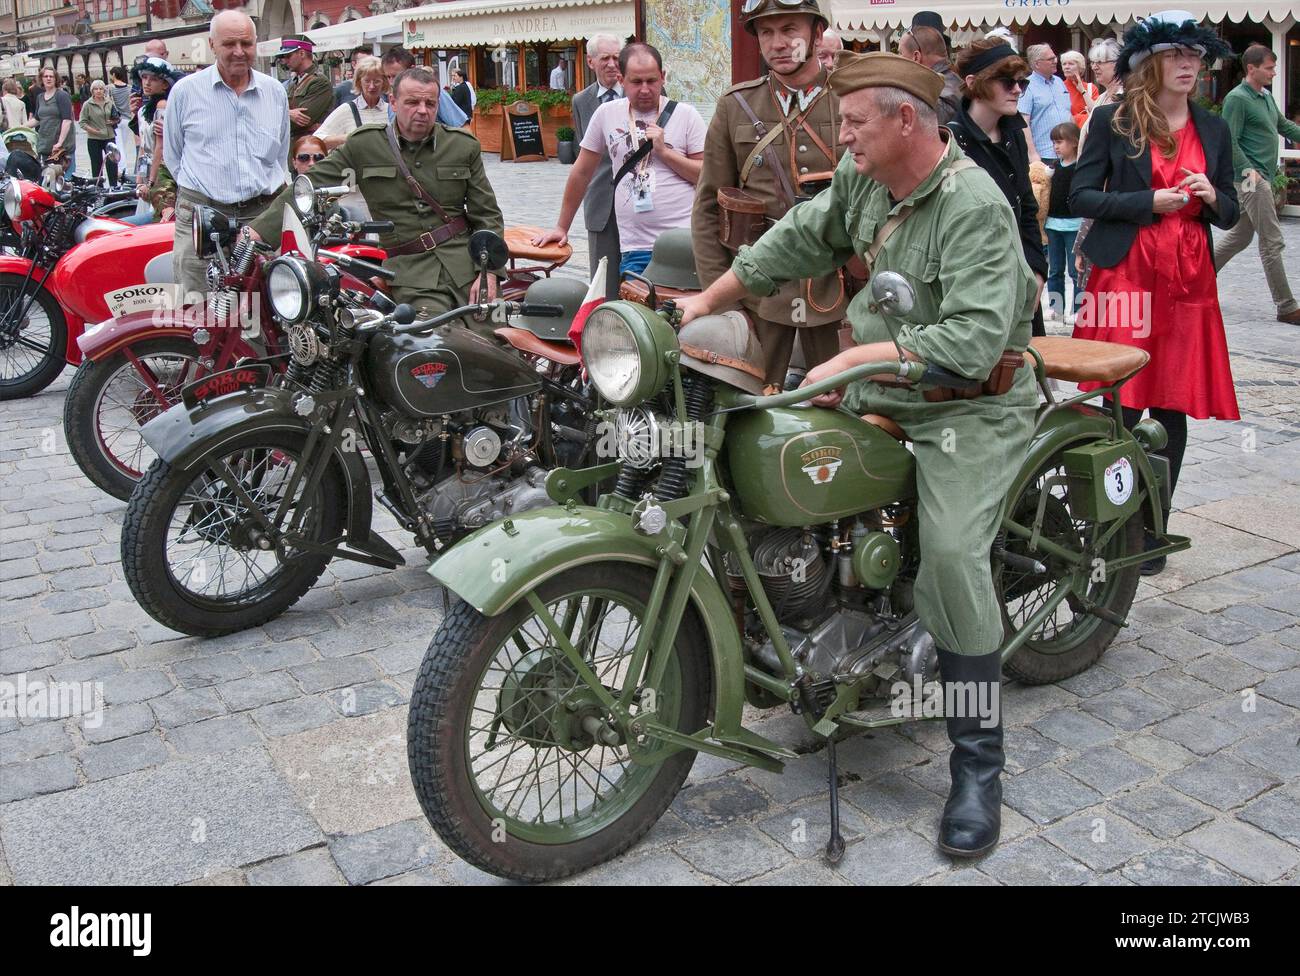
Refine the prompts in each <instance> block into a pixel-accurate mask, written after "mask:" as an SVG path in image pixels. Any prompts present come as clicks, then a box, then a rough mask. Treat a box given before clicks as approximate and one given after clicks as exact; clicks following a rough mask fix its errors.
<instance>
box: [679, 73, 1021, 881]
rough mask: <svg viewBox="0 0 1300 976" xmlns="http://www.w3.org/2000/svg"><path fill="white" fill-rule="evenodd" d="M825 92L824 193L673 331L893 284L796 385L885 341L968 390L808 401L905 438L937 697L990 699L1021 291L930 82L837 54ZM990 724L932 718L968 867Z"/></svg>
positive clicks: (989, 770) (995, 764) (876, 386)
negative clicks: (837, 283)
mask: <svg viewBox="0 0 1300 976" xmlns="http://www.w3.org/2000/svg"><path fill="white" fill-rule="evenodd" d="M829 84H830V86H831V89H832V90H833V91H834V92H835V93H836V94H837V95H839V96H840V104H839V109H840V116H841V126H840V138H841V141H842V142H843V143H844V145H845V146H846V147H847V149H848V153H847V154H846V155H845V156H844V158H843V159H841V160H840V163H839V166H838V167H837V168H836V170H835V176H834V178H833V179H832V181H831V186H830V188H829V189H828V190H824V191H823V192H822V193H820V194H818V195H817V196H816V197H814V198H813V199H812V200H810V201H808V202H806V203H800V204H799V205H797V206H796V207H794V208H793V209H791V210H790V211H789V212H788V213H787V214H786V215H785V216H784V217H782V218H781V220H780V221H779V222H777V224H776V226H774V227H772V228H771V229H770V230H768V231H767V232H766V233H765V234H764V235H763V237H762V239H761V240H759V242H758V243H757V244H755V245H753V246H752V247H742V248H741V249H740V252H739V254H738V255H737V257H736V260H735V261H734V262H733V264H732V266H731V270H730V271H728V272H727V273H726V274H723V275H722V276H721V277H720V278H718V280H717V281H716V282H714V284H713V285H712V286H710V287H709V288H708V289H707V290H706V291H705V292H704V293H703V294H701V295H700V296H698V297H692V298H686V299H683V300H682V301H681V302H680V303H679V307H680V308H681V309H682V312H683V321H684V322H686V323H689V322H691V321H693V320H694V319H695V318H696V317H697V316H699V315H701V314H704V313H707V312H710V311H713V310H715V309H718V308H725V307H727V306H728V305H730V304H732V303H734V302H735V301H736V300H737V299H739V298H740V297H741V296H743V295H744V294H745V293H746V292H749V293H751V294H755V295H770V294H772V293H773V292H775V291H776V290H777V289H778V288H779V287H781V286H782V284H784V283H785V282H787V281H790V280H792V279H796V278H801V277H815V276H817V275H822V274H825V273H826V272H827V271H828V270H830V269H832V268H837V267H840V266H842V265H843V264H844V262H845V261H846V260H848V259H849V258H850V257H851V256H853V255H855V254H856V255H857V256H858V257H859V258H861V259H862V260H863V262H864V263H865V264H866V265H867V266H868V269H869V270H871V271H873V272H879V271H883V270H889V271H895V272H898V273H900V274H902V275H903V276H905V277H906V278H907V279H908V281H909V282H910V283H911V286H912V289H913V290H914V292H915V301H914V304H913V306H912V309H911V310H910V311H909V312H907V313H906V314H904V315H900V316H898V317H896V319H895V323H887V322H886V320H885V319H884V316H883V313H882V312H881V311H880V309H879V308H878V306H877V305H876V304H875V303H874V302H873V301H872V298H871V293H870V290H869V289H865V290H863V291H861V292H859V293H858V294H857V295H856V296H855V297H854V299H853V301H852V303H851V304H850V306H849V310H848V318H849V321H850V322H851V323H852V325H853V336H854V339H856V340H857V342H858V343H859V345H857V346H854V347H852V348H850V349H847V350H845V351H844V352H842V353H839V354H838V355H836V356H835V357H834V358H832V359H831V360H829V361H828V362H825V363H823V364H822V365H820V366H818V367H816V368H815V369H813V370H812V371H811V372H809V374H808V378H807V382H810V383H811V382H817V381H818V380H821V379H824V378H826V377H829V376H832V375H834V374H836V373H840V372H842V371H844V370H846V369H850V368H852V367H853V366H856V365H859V364H861V363H868V362H876V361H880V360H887V359H891V358H893V357H894V356H895V355H897V354H898V353H897V352H896V350H895V346H894V343H893V341H891V338H890V336H891V331H896V333H897V336H898V347H899V348H900V349H901V354H902V355H903V356H905V357H906V358H909V359H913V360H920V361H924V362H926V363H929V364H931V365H935V366H939V367H942V368H943V369H946V370H948V371H949V372H951V373H955V374H957V375H959V376H963V377H966V378H967V379H970V380H973V381H976V382H977V383H979V384H981V385H978V386H973V387H972V388H971V390H970V391H969V395H966V394H965V393H964V392H963V391H957V390H952V389H946V388H934V389H929V390H924V391H923V390H918V389H915V388H913V387H910V386H887V385H885V384H883V383H879V382H875V381H871V380H863V381H860V382H855V383H853V384H851V385H849V386H848V387H847V388H846V389H845V390H843V391H838V392H834V393H830V394H826V395H823V396H821V397H818V398H816V399H815V400H814V403H816V404H818V405H820V406H836V405H838V404H839V403H840V402H841V400H842V401H843V402H844V404H846V405H847V406H848V407H849V408H850V409H852V410H853V411H854V412H855V413H859V414H881V415H884V416H887V417H890V418H892V419H893V421H894V422H895V423H896V424H897V425H898V426H899V427H901V428H902V430H903V431H904V432H905V433H906V435H907V436H908V437H909V438H910V439H911V440H912V442H913V446H914V449H915V454H916V481H917V504H916V512H917V522H918V528H919V537H920V552H921V564H920V570H919V572H918V575H917V579H916V586H915V594H914V597H915V606H916V612H917V615H918V616H919V617H920V619H921V622H922V623H923V624H924V625H925V627H926V629H927V630H928V631H929V632H930V634H931V635H932V636H933V637H934V639H935V643H936V645H937V647H938V649H939V651H938V654H939V667H940V671H941V674H942V676H943V680H944V682H945V685H952V686H954V687H952V688H947V687H946V688H945V701H947V700H952V699H951V698H950V696H951V695H954V694H955V693H956V692H957V691H965V690H970V689H972V688H973V689H979V690H981V693H982V694H983V696H984V697H983V701H984V702H985V703H989V702H996V701H998V699H997V697H996V695H997V694H998V692H999V688H1000V685H999V679H1000V674H1001V661H1000V656H999V654H998V648H999V647H1000V645H1001V644H1002V640H1003V621H1002V607H1001V605H1000V603H999V601H998V598H997V595H996V591H995V589H994V587H993V577H992V571H991V559H990V552H991V549H992V545H993V540H994V536H995V535H996V533H997V530H998V527H999V525H1000V521H1001V505H1002V501H1003V499H1004V497H1005V496H1006V493H1007V491H1008V490H1009V489H1010V486H1011V481H1012V479H1013V478H1014V477H1015V476H1016V473H1017V471H1018V470H1019V468H1020V466H1021V464H1022V463H1023V460H1024V457H1025V452H1026V448H1027V446H1028V443H1029V435H1030V432H1031V430H1032V427H1033V418H1034V408H1035V405H1036V402H1037V397H1036V395H1035V392H1034V382H1033V374H1032V371H1030V370H1028V369H1025V368H1023V366H1024V359H1023V350H1024V349H1025V346H1026V345H1027V344H1028V342H1029V327H1030V322H1031V320H1032V318H1033V308H1034V304H1035V301H1034V298H1035V293H1036V289H1035V281H1034V278H1033V275H1032V273H1031V272H1030V270H1029V266H1028V265H1027V264H1026V263H1025V258H1024V254H1023V251H1022V250H1021V248H1020V245H1019V234H1018V231H1017V229H1016V226H1015V222H1014V220H1013V218H1012V215H1011V208H1010V207H1009V206H1008V205H1007V201H1006V198H1005V197H1004V196H1003V195H1002V191H1001V190H999V189H998V187H997V184H995V183H994V182H993V180H992V178H991V177H990V176H989V175H988V174H987V173H986V172H984V170H982V169H980V168H979V167H978V166H976V165H975V164H974V163H973V162H972V161H971V160H969V159H967V158H966V157H965V155H964V154H963V153H962V151H961V149H960V147H959V146H958V145H957V143H956V141H955V140H953V139H951V138H949V134H948V132H947V130H946V129H941V128H940V127H939V124H938V119H937V117H936V115H935V105H936V103H937V102H938V100H939V95H940V92H941V90H942V88H943V79H942V78H941V77H940V76H939V75H937V74H936V73H935V72H933V71H931V70H930V69H929V68H926V67H924V66H922V65H919V64H917V63H916V62H914V61H910V60H908V59H906V58H902V57H899V56H898V55H895V54H884V53H874V54H865V55H849V54H844V53H841V54H840V55H839V57H838V59H837V60H836V68H835V70H834V71H832V72H831V75H830V79H829ZM873 265H874V267H873ZM891 326H892V328H891ZM684 331H685V330H684V329H683V332H684ZM972 682H973V683H974V684H973V685H972V684H971V683H972ZM954 711H956V709H955V710H954ZM992 712H993V713H992V714H977V715H972V714H970V712H969V711H964V712H963V714H954V715H949V716H947V717H946V718H947V723H948V736H949V738H950V739H951V740H952V743H953V751H952V754H951V758H950V762H949V767H950V770H951V773H952V789H951V791H950V793H949V796H948V803H947V805H946V806H945V807H944V814H943V819H942V821H941V824H940V828H939V846H940V847H941V849H943V850H944V851H947V852H948V853H950V854H954V855H958V856H974V855H976V854H982V853H984V852H985V851H987V850H989V849H991V848H992V847H993V846H994V844H996V843H997V839H998V833H999V829H1000V813H999V811H1000V807H1001V797H1002V788H1001V783H1000V780H999V775H1000V772H1001V769H1002V764H1003V760H1004V756H1003V747H1002V724H1001V714H1000V711H999V710H998V708H997V707H996V706H995V707H994V708H993V709H992Z"/></svg>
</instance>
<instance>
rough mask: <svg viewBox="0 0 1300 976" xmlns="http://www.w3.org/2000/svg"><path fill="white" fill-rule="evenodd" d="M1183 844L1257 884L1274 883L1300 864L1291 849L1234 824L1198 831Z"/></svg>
mask: <svg viewBox="0 0 1300 976" xmlns="http://www.w3.org/2000/svg"><path fill="white" fill-rule="evenodd" d="M1182 843H1184V844H1186V845H1187V846H1188V847H1190V848H1192V849H1193V850H1195V851H1199V852H1200V853H1202V854H1204V855H1206V856H1207V857H1212V858H1214V859H1215V860H1216V861H1218V862H1219V863H1220V864H1222V865H1223V866H1224V867H1226V868H1228V869H1229V870H1230V871H1233V872H1235V873H1237V874H1239V875H1241V876H1242V877H1245V878H1249V879H1250V880H1251V881H1254V882H1256V883H1258V884H1269V883H1270V882H1273V881H1276V880H1278V879H1279V878H1280V877H1282V875H1284V874H1286V873H1287V872H1288V871H1290V870H1291V869H1292V868H1294V867H1295V866H1296V865H1297V864H1300V851H1297V850H1296V848H1295V847H1294V846H1293V845H1290V844H1285V843H1283V842H1282V841H1280V840H1278V839H1277V838H1276V837H1272V836H1270V835H1269V834H1266V833H1264V831H1262V830H1258V829H1256V828H1255V827H1252V826H1250V825H1249V824H1244V823H1239V822H1237V821H1234V820H1219V821H1215V822H1214V823H1210V824H1206V825H1205V826H1204V827H1198V828H1197V829H1196V830H1193V831H1192V832H1191V833H1190V834H1188V835H1187V836H1186V837H1184V838H1183V839H1182Z"/></svg>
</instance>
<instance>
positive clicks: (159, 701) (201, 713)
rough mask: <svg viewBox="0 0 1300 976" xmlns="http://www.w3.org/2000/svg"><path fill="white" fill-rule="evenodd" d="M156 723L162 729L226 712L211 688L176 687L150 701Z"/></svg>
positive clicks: (172, 727)
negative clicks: (167, 693)
mask: <svg viewBox="0 0 1300 976" xmlns="http://www.w3.org/2000/svg"><path fill="white" fill-rule="evenodd" d="M150 704H151V705H152V707H153V711H154V714H155V715H156V716H157V717H158V724H159V725H161V726H162V727H163V728H164V729H174V728H176V727H177V726H181V725H189V724H190V723H191V722H202V721H204V720H205V719H210V718H216V717H217V716H218V715H224V714H226V706H225V705H224V704H222V702H221V699H220V698H218V697H217V693H216V691H214V690H213V689H212V688H177V689H176V690H175V691H173V692H172V693H171V694H169V695H164V696H163V697H161V698H155V699H154V700H153V701H152V702H151V703H150Z"/></svg>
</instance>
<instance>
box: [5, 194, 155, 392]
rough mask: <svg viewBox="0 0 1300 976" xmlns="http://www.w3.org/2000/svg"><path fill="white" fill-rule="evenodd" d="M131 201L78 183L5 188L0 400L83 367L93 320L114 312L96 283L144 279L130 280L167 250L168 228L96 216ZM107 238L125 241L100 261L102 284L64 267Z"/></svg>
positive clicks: (82, 269) (37, 389)
mask: <svg viewBox="0 0 1300 976" xmlns="http://www.w3.org/2000/svg"><path fill="white" fill-rule="evenodd" d="M134 195H135V191H134V190H132V189H129V188H123V189H118V190H111V189H110V190H106V189H105V188H104V186H103V185H102V184H100V183H94V182H88V181H81V180H75V179H74V180H73V181H71V182H70V183H68V184H66V188H58V187H56V188H54V189H46V188H45V187H42V186H40V185H38V184H36V183H30V182H28V181H27V180H19V179H10V180H9V181H8V183H7V184H6V185H5V188H4V212H5V217H6V219H7V220H8V222H9V225H10V228H11V230H10V234H9V240H8V241H7V242H6V243H9V244H11V247H10V248H9V250H10V251H11V252H12V253H3V254H0V400H12V399H17V398H19V397H27V396H31V395H33V394H35V393H39V392H40V391H41V390H43V389H45V388H46V387H47V386H49V385H50V384H51V383H52V382H54V380H55V378H56V377H57V376H58V375H59V373H60V372H61V371H62V370H63V367H64V365H65V363H73V364H74V365H75V364H76V363H79V362H80V361H81V350H80V349H79V348H78V347H77V344H76V340H77V337H78V336H79V335H80V334H81V331H82V329H84V328H85V325H86V323H87V322H88V321H99V320H100V319H102V318H106V317H107V316H108V314H109V310H108V307H107V305H106V304H105V303H104V300H103V292H104V290H105V289H103V288H98V285H99V284H101V283H103V282H104V279H105V278H108V277H111V278H112V280H113V282H115V283H117V284H118V285H120V284H121V283H123V282H124V281H131V280H136V281H139V280H142V278H140V277H137V278H134V279H132V277H131V276H132V275H136V274H139V275H143V269H144V265H145V264H147V263H148V261H149V259H150V258H152V257H153V256H154V255H156V254H157V253H159V252H160V251H161V250H163V249H167V250H170V248H171V237H172V228H171V227H170V226H165V227H159V226H157V225H155V226H154V227H142V228H134V227H132V225H130V224H127V223H123V222H122V221H120V220H113V219H111V218H107V217H102V216H98V215H97V214H96V211H97V210H100V209H101V208H103V207H105V205H111V204H112V203H114V202H116V201H121V200H127V199H130V198H133V197H134ZM127 234H130V235H131V236H130V237H126V236H124V235H127ZM109 235H113V236H115V237H116V236H117V235H123V236H122V237H120V238H119V239H118V240H116V241H115V242H114V244H113V245H112V247H111V250H112V252H113V259H112V260H111V261H106V262H99V263H98V265H97V267H98V268H99V275H98V277H97V278H87V276H86V275H85V274H84V272H85V265H84V264H79V265H77V267H78V269H79V272H71V271H69V270H68V269H66V268H65V267H64V266H65V265H66V264H68V263H69V259H70V258H71V257H73V255H75V254H76V253H77V252H78V250H79V249H80V248H83V247H85V246H86V245H87V244H89V243H91V242H94V241H96V240H97V239H101V238H103V237H105V236H109ZM164 238H165V244H164V243H163V239H164ZM61 272H62V273H61ZM96 289H98V290H96Z"/></svg>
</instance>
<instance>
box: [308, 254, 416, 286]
mask: <svg viewBox="0 0 1300 976" xmlns="http://www.w3.org/2000/svg"><path fill="white" fill-rule="evenodd" d="M325 255H328V256H329V257H330V258H332V259H333V260H334V261H335V262H336V263H337V264H338V266H339V267H340V268H342V269H343V270H345V271H350V272H352V273H353V274H357V275H359V276H361V277H366V278H383V279H384V280H385V281H392V280H393V279H395V278H396V277H397V273H396V272H395V271H392V270H390V269H389V268H384V267H380V266H379V265H377V264H371V263H370V262H369V261H363V260H361V259H360V258H354V257H352V256H351V255H350V254H343V253H342V252H341V251H321V252H319V255H318V256H325Z"/></svg>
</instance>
